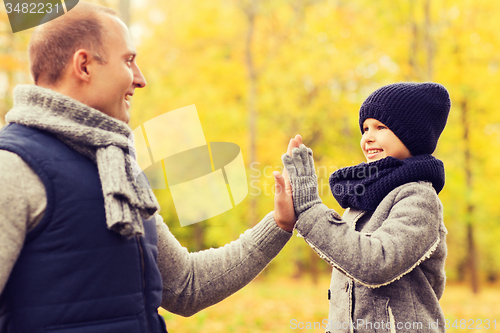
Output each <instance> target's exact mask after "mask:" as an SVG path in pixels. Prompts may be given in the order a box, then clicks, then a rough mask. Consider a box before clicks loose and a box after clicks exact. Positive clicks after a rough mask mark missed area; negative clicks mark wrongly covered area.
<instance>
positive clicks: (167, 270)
mask: <svg viewBox="0 0 500 333" xmlns="http://www.w3.org/2000/svg"><path fill="white" fill-rule="evenodd" d="M157 229H158V236H159V237H158V267H159V269H160V272H161V275H162V279H163V299H162V307H163V308H165V309H166V310H168V311H170V312H173V313H176V314H180V315H182V316H186V317H187V316H191V315H193V314H195V313H196V312H198V311H200V310H202V309H204V308H206V307H208V306H210V305H213V304H215V303H217V302H220V301H221V300H223V299H224V298H226V297H228V296H229V295H231V294H233V293H234V292H236V291H237V290H239V289H241V288H242V287H244V286H245V285H247V284H248V283H249V282H250V281H252V280H253V279H254V278H255V277H256V276H257V275H258V274H259V273H260V272H261V271H262V270H263V269H264V268H265V267H266V266H267V265H268V264H269V262H270V261H271V260H272V259H273V258H274V257H275V256H276V255H277V254H278V253H279V251H280V250H281V249H282V248H283V246H284V245H285V244H286V243H287V241H288V240H289V239H290V237H291V235H292V233H290V232H287V231H284V230H282V229H281V228H279V227H278V226H277V224H276V222H275V221H274V218H273V215H272V213H269V214H268V215H266V216H265V217H264V219H263V220H262V221H261V222H260V223H258V224H257V225H256V226H255V227H253V228H252V229H249V230H247V231H245V232H244V233H243V234H242V235H241V236H240V237H239V239H238V240H235V241H233V242H231V243H229V244H227V245H225V246H223V247H220V248H217V249H208V250H204V251H200V252H196V253H189V252H188V251H187V249H186V248H184V247H182V246H181V244H180V243H179V242H178V241H177V240H176V239H175V237H174V236H173V235H172V233H171V232H170V231H169V230H168V227H167V225H166V224H165V223H164V222H163V219H162V218H161V216H159V215H158V216H157Z"/></svg>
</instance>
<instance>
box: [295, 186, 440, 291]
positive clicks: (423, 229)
mask: <svg viewBox="0 0 500 333" xmlns="http://www.w3.org/2000/svg"><path fill="white" fill-rule="evenodd" d="M386 204H387V202H386ZM387 209H388V211H389V214H388V216H387V219H386V220H385V221H384V222H383V223H382V225H381V227H379V228H378V229H377V230H375V231H374V232H373V233H371V234H370V233H362V232H359V231H356V230H354V229H353V228H352V227H350V226H349V225H348V224H347V223H346V222H345V221H344V220H342V219H341V218H340V216H339V215H338V214H337V213H336V212H335V211H334V210H332V209H328V207H326V206H325V205H323V204H321V205H316V206H314V207H312V208H311V209H309V210H308V211H307V212H305V213H304V214H302V215H301V216H300V218H299V221H298V222H297V224H296V229H297V230H298V232H299V234H300V235H301V236H302V237H304V239H305V240H306V242H307V243H308V244H309V245H310V246H311V247H312V248H313V249H314V250H315V251H316V252H317V253H318V254H319V255H320V257H322V258H323V259H324V260H325V261H327V262H328V263H330V264H331V265H332V266H334V267H336V268H337V269H339V270H340V271H341V272H343V273H344V274H346V275H347V276H349V277H350V278H352V279H354V280H356V281H358V282H359V283H361V284H363V285H366V286H368V287H371V288H376V287H380V286H383V285H387V284H389V283H391V282H393V281H395V280H397V279H399V278H400V277H401V276H403V275H405V274H406V273H408V272H410V271H411V270H413V268H415V267H416V266H417V265H418V264H419V263H420V262H422V261H423V260H425V259H426V258H428V257H429V256H430V255H431V254H432V253H433V251H434V250H435V249H436V248H437V245H438V244H439V240H440V238H439V228H440V221H441V219H442V206H441V202H440V201H439V198H438V197H437V195H436V193H435V191H434V190H433V189H432V188H431V187H429V186H425V185H420V184H417V183H409V184H407V185H403V186H402V188H401V189H400V190H399V192H398V193H397V194H396V196H395V198H394V201H393V202H391V203H389V204H388V207H387Z"/></svg>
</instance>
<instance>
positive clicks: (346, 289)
mask: <svg viewBox="0 0 500 333" xmlns="http://www.w3.org/2000/svg"><path fill="white" fill-rule="evenodd" d="M348 290H349V282H346V283H345V292H347V291H348Z"/></svg>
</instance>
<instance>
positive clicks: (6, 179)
mask: <svg viewBox="0 0 500 333" xmlns="http://www.w3.org/2000/svg"><path fill="white" fill-rule="evenodd" d="M0 186H1V188H2V190H1V191H0V294H2V291H3V289H4V287H5V284H6V283H7V280H8V279H9V276H10V272H11V271H12V268H13V267H14V264H15V262H16V260H17V258H18V257H19V254H20V253H21V249H22V247H23V243H24V239H25V237H26V233H27V232H28V231H30V230H31V229H32V228H33V227H34V226H35V225H36V224H37V223H38V222H39V221H40V220H41V219H42V217H43V214H44V212H45V207H46V206H47V197H46V194H45V187H44V185H43V184H42V182H41V180H40V178H39V177H38V176H37V175H36V174H35V172H33V170H32V169H31V168H30V167H29V166H28V164H26V162H24V161H23V160H22V159H21V158H20V157H19V156H18V155H16V154H14V153H11V152H9V151H6V150H0Z"/></svg>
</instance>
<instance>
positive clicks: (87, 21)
mask: <svg viewBox="0 0 500 333" xmlns="http://www.w3.org/2000/svg"><path fill="white" fill-rule="evenodd" d="M103 14H110V15H114V16H117V17H119V14H118V12H116V11H115V10H113V9H111V8H107V7H103V6H99V5H94V4H90V3H87V2H82V1H80V2H79V3H78V4H77V5H76V6H75V8H73V9H72V10H70V11H69V12H68V13H66V14H64V15H62V16H60V17H58V18H56V19H54V20H52V21H50V22H47V23H45V24H42V25H41V26H39V27H38V28H37V30H36V31H35V32H34V33H33V36H32V37H31V40H30V43H29V46H28V55H29V59H30V72H31V76H32V77H33V80H34V81H35V84H38V83H39V82H43V83H47V84H50V85H54V84H56V83H57V81H58V80H59V79H60V78H61V76H62V74H63V72H64V70H65V68H66V66H67V64H68V63H69V62H70V61H71V59H72V58H73V55H74V54H75V52H76V51H78V50H79V49H85V50H87V51H89V52H90V53H91V54H92V56H93V57H94V58H95V59H96V60H97V61H98V62H99V63H106V52H105V50H104V47H103V46H104V45H103V42H104V40H105V37H106V35H107V31H106V30H105V27H104V25H103V21H102V18H103Z"/></svg>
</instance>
